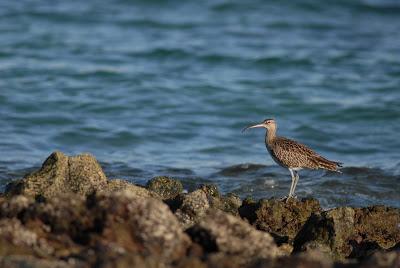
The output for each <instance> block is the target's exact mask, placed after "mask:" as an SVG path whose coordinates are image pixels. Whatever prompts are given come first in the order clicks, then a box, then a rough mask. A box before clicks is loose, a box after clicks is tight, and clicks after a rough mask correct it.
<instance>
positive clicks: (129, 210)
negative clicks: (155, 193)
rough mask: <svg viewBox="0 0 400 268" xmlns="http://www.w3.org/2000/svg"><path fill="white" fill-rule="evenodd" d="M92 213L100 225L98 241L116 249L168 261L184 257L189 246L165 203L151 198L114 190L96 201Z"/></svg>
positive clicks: (185, 236) (187, 238)
mask: <svg viewBox="0 0 400 268" xmlns="http://www.w3.org/2000/svg"><path fill="white" fill-rule="evenodd" d="M94 214H95V215H96V222H98V223H99V224H101V227H100V229H101V230H102V231H101V238H100V241H99V243H101V244H103V246H107V245H108V246H109V247H110V248H113V250H117V251H119V252H134V253H138V254H141V255H149V254H151V255H154V256H155V257H159V258H161V259H163V260H164V261H166V262H172V261H175V260H177V259H179V258H181V257H182V256H184V255H185V254H186V250H187V249H188V247H189V245H190V238H189V237H188V236H187V235H186V234H185V233H184V232H183V229H182V227H181V226H180V224H179V222H178V220H177V219H176V217H175V216H174V215H173V214H172V212H171V211H170V209H169V208H168V206H167V205H166V204H164V203H163V202H161V201H159V200H156V199H153V198H143V197H138V196H136V195H134V194H132V193H131V192H129V191H119V192H114V193H111V194H110V195H104V196H100V197H99V198H98V199H97V200H96V208H95V210H94ZM116 245H118V246H116Z"/></svg>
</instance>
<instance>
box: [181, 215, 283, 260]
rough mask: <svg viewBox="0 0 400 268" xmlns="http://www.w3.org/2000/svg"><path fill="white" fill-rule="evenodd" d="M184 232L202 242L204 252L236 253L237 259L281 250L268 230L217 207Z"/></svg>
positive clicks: (274, 255)
mask: <svg viewBox="0 0 400 268" xmlns="http://www.w3.org/2000/svg"><path fill="white" fill-rule="evenodd" d="M187 232H188V234H189V235H190V236H191V238H192V240H193V241H194V242H196V243H198V244H200V245H202V247H203V249H204V251H205V252H207V253H221V254H225V255H228V256H234V257H238V258H239V259H240V260H238V261H239V262H240V263H246V262H248V261H250V260H252V259H253V258H275V257H278V256H281V255H282V254H283V253H282V252H281V251H280V250H279V249H278V248H277V246H276V244H275V242H274V239H273V238H272V237H271V236H270V235H269V234H268V233H265V232H261V231H258V230H256V229H254V227H252V226H251V225H249V224H248V223H246V222H244V221H243V220H241V219H240V218H238V217H235V216H233V215H230V214H228V213H225V212H223V211H220V210H214V209H212V210H210V211H209V213H208V214H207V215H206V216H205V217H203V218H202V219H201V220H200V221H199V222H198V223H197V224H196V225H194V226H193V227H191V228H189V229H188V230H187Z"/></svg>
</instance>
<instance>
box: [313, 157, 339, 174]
mask: <svg viewBox="0 0 400 268" xmlns="http://www.w3.org/2000/svg"><path fill="white" fill-rule="evenodd" d="M315 160H316V162H317V164H318V167H319V168H323V169H327V170H330V171H335V172H339V173H342V172H341V171H340V170H339V168H340V167H343V163H340V162H335V161H331V160H328V159H326V158H324V157H322V156H320V157H318V158H317V159H315Z"/></svg>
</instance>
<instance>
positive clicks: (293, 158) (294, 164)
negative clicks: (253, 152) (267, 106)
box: [243, 119, 342, 201]
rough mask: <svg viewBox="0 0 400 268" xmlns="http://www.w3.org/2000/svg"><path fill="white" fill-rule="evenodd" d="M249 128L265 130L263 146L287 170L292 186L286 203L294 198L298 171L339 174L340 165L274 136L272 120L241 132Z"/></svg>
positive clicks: (274, 125)
mask: <svg viewBox="0 0 400 268" xmlns="http://www.w3.org/2000/svg"><path fill="white" fill-rule="evenodd" d="M249 128H265V129H266V130H267V131H266V133H265V145H266V147H267V149H268V152H269V153H270V155H271V157H272V159H273V160H274V161H275V162H276V163H277V164H278V165H280V166H282V167H285V168H287V169H289V171H290V175H291V177H292V185H291V186H290V191H289V196H288V198H287V199H286V201H287V200H289V199H290V198H291V197H294V191H295V189H296V186H297V182H298V181H299V174H298V171H299V170H301V169H303V168H308V169H326V170H330V171H336V172H340V171H339V170H338V168H339V167H341V166H342V163H340V162H335V161H330V160H328V159H326V158H324V157H322V156H320V155H319V154H317V153H316V152H314V151H313V150H311V149H310V148H308V147H307V146H305V145H303V144H301V143H298V142H296V141H294V140H290V139H287V138H284V137H279V136H276V129H277V127H276V123H275V120H274V119H265V120H264V121H263V122H261V123H259V124H256V125H252V126H249V127H246V128H244V129H243V131H245V130H247V129H249Z"/></svg>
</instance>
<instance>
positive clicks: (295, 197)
mask: <svg viewBox="0 0 400 268" xmlns="http://www.w3.org/2000/svg"><path fill="white" fill-rule="evenodd" d="M291 198H293V199H297V195H289V196H288V197H286V203H288V202H289V199H291ZM283 200H285V198H284V199H283Z"/></svg>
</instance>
